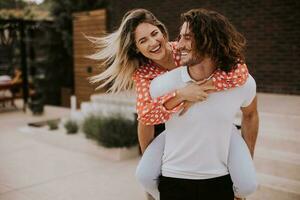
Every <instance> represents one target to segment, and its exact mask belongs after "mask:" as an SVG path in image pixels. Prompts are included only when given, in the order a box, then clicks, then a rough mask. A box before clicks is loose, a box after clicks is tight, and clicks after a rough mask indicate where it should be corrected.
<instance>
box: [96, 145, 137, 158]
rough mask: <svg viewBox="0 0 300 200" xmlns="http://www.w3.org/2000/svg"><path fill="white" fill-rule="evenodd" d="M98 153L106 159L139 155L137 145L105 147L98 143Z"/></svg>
mask: <svg viewBox="0 0 300 200" xmlns="http://www.w3.org/2000/svg"><path fill="white" fill-rule="evenodd" d="M99 154H100V155H101V156H103V157H105V158H107V159H110V160H115V161H121V160H127V159H131V158H136V157H138V156H139V154H140V153H139V148H138V146H133V147H130V148H125V147H123V148H106V147H103V146H100V145H99Z"/></svg>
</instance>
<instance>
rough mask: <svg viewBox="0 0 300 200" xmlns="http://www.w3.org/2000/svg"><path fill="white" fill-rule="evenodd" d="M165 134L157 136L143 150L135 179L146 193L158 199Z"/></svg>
mask: <svg viewBox="0 0 300 200" xmlns="http://www.w3.org/2000/svg"><path fill="white" fill-rule="evenodd" d="M165 138H166V133H164V132H162V133H161V134H160V135H159V136H157V137H156V138H155V139H154V140H153V141H152V142H151V143H150V144H149V146H148V147H147V149H146V150H145V152H144V154H143V156H142V158H141V160H140V162H139V164H138V166H137V169H136V173H135V175H136V178H137V180H138V182H139V183H140V184H141V185H142V186H143V187H144V189H145V190H146V192H148V193H149V194H151V196H153V198H155V199H156V200H158V199H159V191H158V178H159V176H160V174H161V166H162V156H163V152H164V147H165Z"/></svg>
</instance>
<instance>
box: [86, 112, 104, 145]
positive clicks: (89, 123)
mask: <svg viewBox="0 0 300 200" xmlns="http://www.w3.org/2000/svg"><path fill="white" fill-rule="evenodd" d="M101 124H102V118H101V117H98V116H90V117H87V118H86V119H85V120H84V122H83V125H82V131H83V132H84V133H85V136H86V137H87V138H91V139H95V140H98V138H99V132H100V126H101Z"/></svg>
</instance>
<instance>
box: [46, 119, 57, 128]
mask: <svg viewBox="0 0 300 200" xmlns="http://www.w3.org/2000/svg"><path fill="white" fill-rule="evenodd" d="M47 124H48V126H49V130H56V129H58V121H57V120H56V121H48V122H47Z"/></svg>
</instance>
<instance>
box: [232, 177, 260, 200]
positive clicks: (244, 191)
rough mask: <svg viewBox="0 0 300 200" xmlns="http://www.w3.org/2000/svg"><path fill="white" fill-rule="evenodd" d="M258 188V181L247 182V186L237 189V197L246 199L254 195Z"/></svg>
mask: <svg viewBox="0 0 300 200" xmlns="http://www.w3.org/2000/svg"><path fill="white" fill-rule="evenodd" d="M257 187H258V183H257V180H255V179H253V180H251V181H247V183H246V184H243V185H241V186H240V187H236V188H235V195H236V196H237V197H240V198H245V197H247V196H249V195H251V194H253V193H254V192H255V191H256V189H257Z"/></svg>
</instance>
